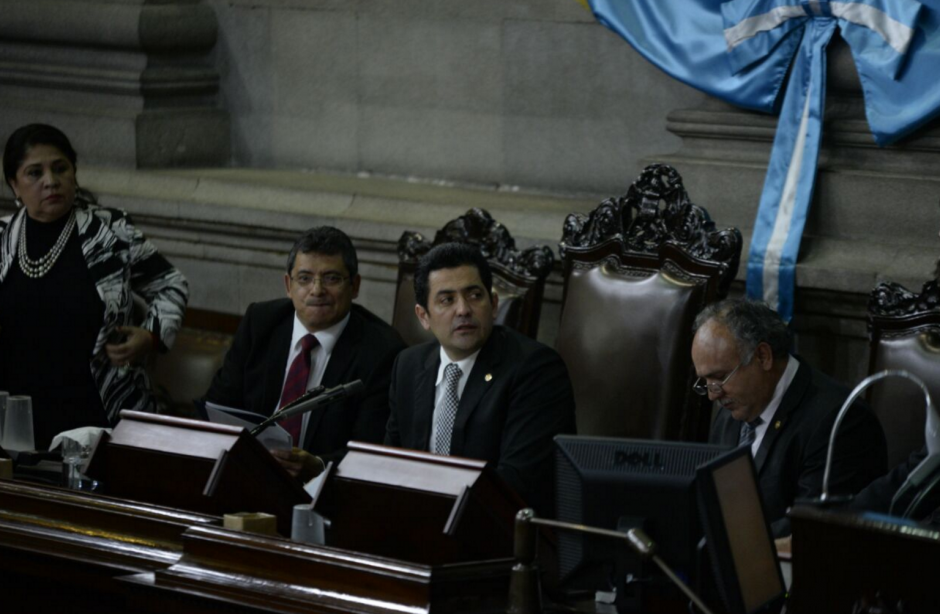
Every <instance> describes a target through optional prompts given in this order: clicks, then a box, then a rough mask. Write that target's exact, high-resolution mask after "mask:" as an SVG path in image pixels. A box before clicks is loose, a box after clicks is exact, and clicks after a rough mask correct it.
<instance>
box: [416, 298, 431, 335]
mask: <svg viewBox="0 0 940 614" xmlns="http://www.w3.org/2000/svg"><path fill="white" fill-rule="evenodd" d="M415 315H416V316H418V321H419V322H421V326H423V327H424V330H431V319H430V318H429V317H428V310H427V309H425V308H424V307H422V306H421V305H420V304H415Z"/></svg>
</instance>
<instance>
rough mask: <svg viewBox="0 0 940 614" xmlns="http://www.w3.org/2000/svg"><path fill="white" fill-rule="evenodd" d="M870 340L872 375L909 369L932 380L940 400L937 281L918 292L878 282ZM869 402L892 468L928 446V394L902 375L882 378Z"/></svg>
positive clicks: (870, 306) (930, 385)
mask: <svg viewBox="0 0 940 614" xmlns="http://www.w3.org/2000/svg"><path fill="white" fill-rule="evenodd" d="M868 330H869V338H870V342H871V354H870V361H869V373H877V372H879V371H884V370H885V369H904V370H906V371H910V372H911V373H913V374H914V375H916V376H918V377H919V378H920V379H922V380H923V381H924V383H926V384H927V388H928V390H929V391H930V396H931V397H932V398H933V401H934V404H935V405H936V404H940V291H938V287H937V282H936V281H931V282H928V283H927V284H925V285H924V287H923V290H922V291H921V293H920V294H914V293H912V292H910V291H908V290H907V289H906V288H904V287H903V286H900V285H898V284H894V283H882V284H879V285H878V286H877V287H876V288H875V289H874V290H873V291H872V293H871V297H870V300H869V304H868ZM868 402H869V404H870V405H871V407H872V409H873V410H874V412H875V414H876V415H877V416H878V419H879V420H881V425H882V427H883V428H884V431H885V437H886V439H887V441H888V466H889V467H895V466H896V465H897V464H898V463H900V462H901V461H903V460H904V459H906V458H907V456H908V455H909V454H910V453H911V452H912V451H913V450H916V449H919V448H920V447H921V446H922V445H924V422H925V419H926V413H925V407H924V395H923V393H922V392H921V390H920V388H918V387H917V386H915V385H914V384H913V383H911V382H908V381H905V380H902V379H900V378H888V379H885V380H882V381H880V382H878V383H876V384H874V385H873V386H871V387H870V388H869V389H868Z"/></svg>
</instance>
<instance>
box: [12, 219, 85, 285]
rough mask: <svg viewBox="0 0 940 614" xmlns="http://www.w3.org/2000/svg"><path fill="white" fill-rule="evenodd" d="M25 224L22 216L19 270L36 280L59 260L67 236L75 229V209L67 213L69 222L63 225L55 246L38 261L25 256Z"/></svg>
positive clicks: (67, 238)
mask: <svg viewBox="0 0 940 614" xmlns="http://www.w3.org/2000/svg"><path fill="white" fill-rule="evenodd" d="M26 222H27V220H26V217H25V215H24V217H23V227H22V228H21V229H20V241H19V252H18V254H17V255H18V256H19V261H20V269H21V270H22V271H23V274H24V275H26V276H27V277H30V278H32V279H38V278H40V277H45V275H46V273H48V272H49V269H51V268H52V265H54V264H55V262H56V260H58V259H59V256H60V255H61V254H62V250H63V249H65V244H66V242H68V240H69V235H70V234H72V229H73V228H75V209H72V211H71V212H69V221H67V222H66V223H65V226H64V227H63V228H62V232H61V233H59V238H58V240H56V242H55V245H53V246H52V249H50V250H49V252H48V253H47V254H46V255H45V256H43V257H42V258H40V259H39V260H35V261H33V260H30V259H29V256H27V255H26Z"/></svg>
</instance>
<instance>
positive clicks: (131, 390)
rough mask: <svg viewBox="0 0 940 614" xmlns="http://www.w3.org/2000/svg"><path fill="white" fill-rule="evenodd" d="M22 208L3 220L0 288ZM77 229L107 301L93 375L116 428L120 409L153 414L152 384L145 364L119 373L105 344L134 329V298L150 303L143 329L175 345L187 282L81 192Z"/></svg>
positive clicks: (116, 214)
mask: <svg viewBox="0 0 940 614" xmlns="http://www.w3.org/2000/svg"><path fill="white" fill-rule="evenodd" d="M25 216H26V210H25V209H21V210H20V211H17V212H16V213H15V214H14V215H13V216H10V217H5V218H3V219H0V284H2V283H3V280H5V279H6V278H7V275H8V274H9V272H10V267H11V266H12V265H13V261H14V259H15V257H16V246H17V239H19V236H20V226H21V225H22V224H23V220H24V218H25ZM75 231H76V232H77V233H78V238H79V241H81V246H82V256H84V258H85V263H86V264H87V265H88V272H89V273H90V274H91V278H92V279H93V280H94V283H95V289H96V290H97V291H98V296H100V297H101V301H102V302H103V303H104V319H103V320H102V322H101V328H100V329H99V330H98V337H97V339H96V341H95V348H94V351H93V352H92V356H91V364H90V368H91V375H92V377H93V378H94V380H95V385H96V386H97V388H98V391H99V393H100V394H101V402H102V405H103V406H104V408H105V410H106V411H107V413H108V419H109V420H110V421H111V423H112V424H114V423H116V422H117V420H118V414H119V412H120V410H122V409H135V410H140V411H152V409H153V403H152V398H151V394H150V380H149V379H148V377H147V372H146V371H145V370H144V368H143V367H142V366H137V367H132V368H130V369H120V368H118V367H115V366H113V365H112V364H111V361H110V360H109V359H108V355H107V353H106V352H105V349H104V346H105V344H107V342H108V337H109V336H110V335H111V333H113V332H114V329H115V328H117V327H118V326H125V325H134V324H135V322H134V319H133V310H134V294H137V295H139V296H141V297H142V298H143V299H144V301H145V302H146V303H147V313H146V315H145V316H144V320H143V322H141V323H140V324H139V326H141V327H142V328H145V329H147V330H149V331H152V332H154V333H155V334H156V335H157V336H158V337H159V339H160V345H161V347H160V348H159V349H161V350H166V349H169V348H170V347H172V346H173V342H174V341H175V339H176V331H177V330H179V327H180V324H181V323H182V321H183V311H184V310H185V309H186V301H187V299H188V298H189V285H188V284H187V282H186V278H185V277H183V274H182V273H180V272H179V270H177V269H176V268H175V267H174V266H173V265H171V264H170V263H169V262H168V261H167V260H166V258H164V257H163V256H161V255H160V252H158V251H157V248H156V247H155V246H154V245H153V243H151V242H150V241H148V240H147V239H146V238H145V237H144V235H143V234H142V233H141V232H140V231H139V230H138V229H137V227H135V226H134V224H133V222H131V220H130V217H128V215H127V214H126V213H125V212H124V211H121V210H119V209H109V208H106V207H99V206H98V205H96V204H94V203H91V202H88V201H87V200H85V199H84V198H83V196H82V195H81V194H80V195H78V196H77V197H76V200H75Z"/></svg>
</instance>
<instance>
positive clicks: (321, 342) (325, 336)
mask: <svg viewBox="0 0 940 614" xmlns="http://www.w3.org/2000/svg"><path fill="white" fill-rule="evenodd" d="M348 323H349V314H348V313H347V314H346V317H345V318H343V319H342V320H340V321H339V322H337V323H336V324H334V325H333V326H331V327H329V328H327V329H325V330H321V331H317V332H315V333H313V336H314V337H316V338H317V342H318V345H317V346H316V347H315V348H313V349H312V350H310V377H309V379H308V380H307V390H310V389H311V388H316V387H317V386H319V385H320V381H321V380H322V379H323V374H324V373H325V372H326V365H327V364H329V362H330V356H331V355H332V354H333V348H334V347H336V342H337V341H338V340H339V337H340V335H342V334H343V331H344V330H346V325H347V324H348ZM309 332H310V331H308V330H307V328H306V327H305V326H304V325H303V322H301V321H300V318H298V317H297V314H296V313H294V331H293V333H292V334H291V340H290V353H289V354H288V355H287V365H286V367H285V368H284V381H283V382H282V383H281V393H282V394H283V392H284V385H285V384H286V383H287V373H288V372H289V371H290V367H291V365H292V364H294V359H295V358H297V356H299V355H300V352H301V349H302V346H301V345H300V340H301V339H303V338H304V337H305V336H306V335H307V334H308V333H309ZM278 405H280V395H278ZM277 410H278V407H275V408H274V411H277ZM303 420H304V422H303V426H301V429H300V441H301V442H303V441H304V439H306V437H307V422H308V421H309V420H310V412H307V413H305V414H304V416H303Z"/></svg>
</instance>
